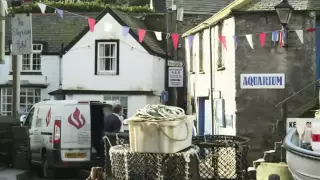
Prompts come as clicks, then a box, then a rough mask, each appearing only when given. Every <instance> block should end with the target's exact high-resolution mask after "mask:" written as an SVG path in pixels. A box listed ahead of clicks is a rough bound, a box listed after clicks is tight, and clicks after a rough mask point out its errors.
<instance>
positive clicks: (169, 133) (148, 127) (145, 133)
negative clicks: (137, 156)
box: [126, 116, 193, 153]
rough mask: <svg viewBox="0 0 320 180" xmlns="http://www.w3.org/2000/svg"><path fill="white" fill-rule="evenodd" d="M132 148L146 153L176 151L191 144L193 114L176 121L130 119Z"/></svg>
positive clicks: (134, 150)
mask: <svg viewBox="0 0 320 180" xmlns="http://www.w3.org/2000/svg"><path fill="white" fill-rule="evenodd" d="M126 123H127V124H129V134H130V135H129V137H130V150H131V151H133V152H145V153H176V152H178V151H181V150H183V149H186V148H188V147H190V146H191V141H192V127H193V116H187V117H186V118H185V119H184V120H176V121H169V120H168V121H159V122H155V121H130V120H126Z"/></svg>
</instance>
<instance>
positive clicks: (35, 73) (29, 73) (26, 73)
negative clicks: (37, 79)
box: [9, 71, 42, 76]
mask: <svg viewBox="0 0 320 180" xmlns="http://www.w3.org/2000/svg"><path fill="white" fill-rule="evenodd" d="M12 74H13V73H12V71H11V72H10V73H9V75H12ZM20 75H40V76H41V75H42V72H32V71H31V72H23V71H22V72H20Z"/></svg>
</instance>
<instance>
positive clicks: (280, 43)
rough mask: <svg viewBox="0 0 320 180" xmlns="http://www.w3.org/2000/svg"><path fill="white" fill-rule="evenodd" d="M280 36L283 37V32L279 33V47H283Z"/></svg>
mask: <svg viewBox="0 0 320 180" xmlns="http://www.w3.org/2000/svg"><path fill="white" fill-rule="evenodd" d="M282 35H283V32H282V31H279V45H280V46H283V37H282Z"/></svg>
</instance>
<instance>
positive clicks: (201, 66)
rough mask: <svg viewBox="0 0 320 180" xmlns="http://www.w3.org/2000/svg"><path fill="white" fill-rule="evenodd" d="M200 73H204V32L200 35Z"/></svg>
mask: <svg viewBox="0 0 320 180" xmlns="http://www.w3.org/2000/svg"><path fill="white" fill-rule="evenodd" d="M199 72H204V71H203V31H202V32H200V33H199Z"/></svg>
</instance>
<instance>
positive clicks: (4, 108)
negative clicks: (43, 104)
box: [0, 88, 41, 116]
mask: <svg viewBox="0 0 320 180" xmlns="http://www.w3.org/2000/svg"><path fill="white" fill-rule="evenodd" d="M40 101H41V89H37V88H21V89H20V110H19V111H20V113H22V112H28V111H29V110H30V109H31V108H32V106H33V105H34V104H35V103H37V102H40ZM0 110H1V114H3V115H8V116H10V115H12V88H2V89H1V107H0Z"/></svg>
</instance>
